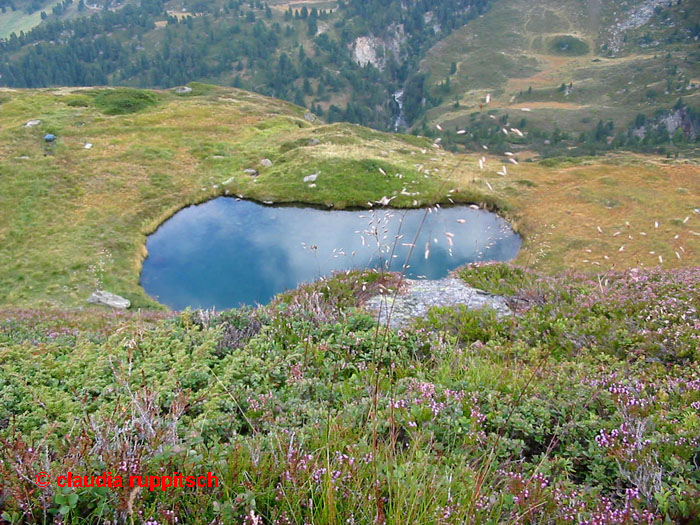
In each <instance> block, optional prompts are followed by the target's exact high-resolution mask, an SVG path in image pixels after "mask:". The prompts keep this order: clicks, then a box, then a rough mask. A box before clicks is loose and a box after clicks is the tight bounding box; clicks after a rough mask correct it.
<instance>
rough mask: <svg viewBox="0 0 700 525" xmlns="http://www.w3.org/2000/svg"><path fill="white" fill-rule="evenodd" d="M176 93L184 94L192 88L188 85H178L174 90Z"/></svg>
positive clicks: (190, 91)
mask: <svg viewBox="0 0 700 525" xmlns="http://www.w3.org/2000/svg"><path fill="white" fill-rule="evenodd" d="M175 93H177V94H178V95H186V94H187V93H192V88H191V87H188V86H180V87H179V88H177V89H176V90H175Z"/></svg>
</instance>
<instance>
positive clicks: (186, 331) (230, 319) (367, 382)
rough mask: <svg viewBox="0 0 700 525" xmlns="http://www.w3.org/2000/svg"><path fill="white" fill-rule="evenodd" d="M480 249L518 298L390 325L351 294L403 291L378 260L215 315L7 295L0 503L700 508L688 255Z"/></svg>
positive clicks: (489, 510) (465, 513)
mask: <svg viewBox="0 0 700 525" xmlns="http://www.w3.org/2000/svg"><path fill="white" fill-rule="evenodd" d="M494 266H496V265H487V266H483V265H480V266H476V267H470V268H468V269H465V270H463V272H464V273H466V274H468V275H469V276H470V282H471V283H474V284H476V283H479V282H481V283H486V284H483V285H482V286H483V287H484V288H487V289H488V286H487V285H488V283H490V282H494V283H497V284H498V285H499V286H501V287H502V288H501V291H503V293H505V290H509V292H508V295H509V297H510V300H511V304H514V305H517V309H516V311H517V313H516V314H514V315H512V316H505V317H498V316H496V315H495V314H494V313H492V312H488V311H486V312H469V311H467V310H465V309H459V308H457V309H448V308H438V309H435V310H433V311H431V312H430V313H429V315H428V316H427V318H426V319H425V320H422V321H417V322H416V323H415V324H414V325H412V326H408V327H404V328H402V329H400V330H392V329H387V328H386V326H384V327H379V326H378V325H377V323H376V320H375V319H374V318H373V317H372V316H370V315H368V314H366V313H365V312H364V311H362V310H361V309H358V306H360V305H361V304H362V302H363V301H364V300H366V298H367V296H368V295H370V294H373V293H377V292H378V291H379V290H380V289H384V290H387V289H388V290H393V289H395V288H396V286H398V285H399V280H400V276H397V275H395V274H389V273H386V272H373V271H366V272H351V273H344V274H339V275H337V276H334V277H331V278H328V279H325V280H323V281H320V282H317V283H314V284H311V285H306V286H304V287H302V288H300V289H299V290H297V291H293V292H289V293H288V294H286V295H283V296H281V297H280V298H278V301H276V302H275V303H273V304H271V305H268V306H266V307H259V308H256V309H251V308H246V309H241V310H233V311H228V312H221V313H219V312H215V311H205V312H200V311H186V312H182V313H180V314H178V315H176V316H173V315H172V314H165V313H158V314H146V315H134V314H113V313H107V312H105V313H104V314H103V315H101V316H97V317H89V318H88V317H85V316H84V314H80V313H75V312H60V311H55V312H53V313H46V312H41V313H38V312H32V311H12V312H6V313H5V316H4V317H5V319H4V320H3V321H1V322H0V365H1V366H0V439H1V440H2V447H0V476H1V477H2V479H3V484H2V485H0V502H1V503H0V504H1V505H2V507H3V510H2V512H3V514H2V516H3V519H4V520H6V521H8V522H11V523H51V522H53V523H83V522H95V523H97V522H107V521H110V522H112V523H222V524H223V523H280V524H281V523H374V522H378V521H379V522H391V523H394V522H412V523H475V522H484V523H487V522H493V523H500V522H514V523H535V522H538V523H541V522H548V523H568V522H572V521H576V522H579V523H606V524H607V523H620V524H623V523H624V524H633V523H635V524H636V523H661V522H663V521H664V520H666V521H683V520H692V519H694V518H695V517H697V515H698V512H699V511H700V509H698V507H697V501H699V500H700V497H699V496H700V472H699V471H698V467H697V462H698V454H700V443H699V442H698V435H699V433H698V429H699V428H700V386H699V385H700V368H699V365H698V361H697V344H696V342H697V337H698V325H697V322H698V316H697V308H698V303H697V300H698V299H697V298H698V295H699V294H698V280H699V279H698V271H697V270H696V269H688V270H678V271H674V272H666V271H661V270H644V271H636V272H620V273H612V272H611V273H609V274H608V275H607V276H606V277H605V279H607V281H606V280H605V279H604V280H598V279H592V278H591V277H589V276H579V275H574V274H563V275H559V276H555V277H542V276H539V275H537V274H534V273H533V272H530V271H527V272H522V273H521V272H518V271H513V270H512V269H511V268H509V267H507V268H496V267H494ZM306 306H309V307H308V308H307V307H306ZM60 330H69V331H71V332H70V333H69V334H66V335H60V336H58V337H51V336H50V334H51V333H54V332H59V331H60ZM378 342H380V344H377V343H378ZM38 471H45V472H47V473H49V474H50V475H51V476H52V477H55V476H57V475H59V474H61V473H65V472H67V471H71V472H73V473H78V474H81V475H86V474H87V475H89V474H93V473H94V474H100V473H102V472H105V471H106V472H110V473H111V475H116V474H117V473H122V474H123V475H142V474H149V475H170V474H172V473H173V472H182V473H184V474H192V473H200V472H204V473H206V472H212V473H215V474H216V476H217V478H218V480H219V485H218V487H207V488H200V489H196V490H195V489H187V488H178V489H170V490H153V491H151V490H148V488H141V489H138V488H136V489H134V488H128V489H127V488H123V487H122V488H101V487H72V488H68V489H61V488H60V487H57V486H56V485H55V484H54V485H49V486H48V487H46V488H40V487H37V486H36V484H35V483H34V476H35V474H36V473H37V472H38Z"/></svg>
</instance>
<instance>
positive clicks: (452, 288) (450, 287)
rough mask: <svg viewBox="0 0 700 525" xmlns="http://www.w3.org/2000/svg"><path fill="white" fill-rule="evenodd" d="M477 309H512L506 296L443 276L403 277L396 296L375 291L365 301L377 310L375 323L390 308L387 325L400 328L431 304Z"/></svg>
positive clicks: (501, 312) (500, 311)
mask: <svg viewBox="0 0 700 525" xmlns="http://www.w3.org/2000/svg"><path fill="white" fill-rule="evenodd" d="M458 305H465V306H466V307H467V308H470V309H473V310H477V309H479V308H485V307H490V308H493V309H494V310H496V313H497V314H498V315H499V316H501V315H510V314H511V313H512V312H511V310H510V308H508V305H507V304H506V300H505V299H504V298H503V297H501V296H499V295H492V294H490V293H488V292H484V291H483V290H479V289H478V288H472V287H470V286H467V285H466V284H464V282H463V281H461V280H460V279H455V278H453V277H446V278H444V279H438V280H412V279H405V280H404V290H403V291H402V292H401V293H399V294H398V295H397V296H396V297H394V295H393V294H389V295H377V296H374V297H372V298H371V299H370V300H369V301H367V303H366V304H365V308H366V309H368V310H370V311H371V312H373V313H374V314H375V315H376V314H377V313H379V323H380V324H382V325H384V324H386V321H387V314H388V313H389V312H391V320H390V322H389V326H390V327H391V328H401V327H402V326H405V325H406V324H408V323H409V322H410V321H411V320H413V319H416V318H418V317H423V316H424V315H425V314H426V313H427V311H428V309H430V308H432V307H434V306H458Z"/></svg>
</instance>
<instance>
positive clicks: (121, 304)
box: [88, 290, 131, 310]
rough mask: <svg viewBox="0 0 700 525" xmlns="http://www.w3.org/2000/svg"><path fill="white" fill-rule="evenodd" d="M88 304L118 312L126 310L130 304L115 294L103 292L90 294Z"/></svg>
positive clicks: (98, 291)
mask: <svg viewBox="0 0 700 525" xmlns="http://www.w3.org/2000/svg"><path fill="white" fill-rule="evenodd" d="M88 303H92V304H99V305H102V306H109V307H111V308H116V309H118V310H126V309H127V308H129V307H130V306H131V302H130V301H129V300H128V299H124V298H123V297H121V296H119V295H117V294H113V293H110V292H105V291H104V290H97V291H95V292H92V295H91V296H90V298H89V299H88Z"/></svg>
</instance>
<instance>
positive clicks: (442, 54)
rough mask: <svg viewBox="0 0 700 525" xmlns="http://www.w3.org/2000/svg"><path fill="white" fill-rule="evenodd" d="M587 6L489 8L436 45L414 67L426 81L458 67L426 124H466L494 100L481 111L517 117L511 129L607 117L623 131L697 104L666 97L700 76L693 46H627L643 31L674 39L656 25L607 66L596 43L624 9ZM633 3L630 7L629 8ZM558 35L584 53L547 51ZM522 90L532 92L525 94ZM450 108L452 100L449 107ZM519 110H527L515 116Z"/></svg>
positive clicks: (521, 1)
mask: <svg viewBox="0 0 700 525" xmlns="http://www.w3.org/2000/svg"><path fill="white" fill-rule="evenodd" d="M594 4H600V2H594V1H592V0H587V1H585V2H580V1H578V0H563V1H553V0H543V1H541V2H537V3H536V4H533V3H532V2H527V1H526V0H513V1H509V2H503V1H499V2H495V3H494V4H493V7H492V9H490V10H489V11H488V12H487V13H486V14H485V15H484V16H483V17H480V18H479V19H477V20H475V21H473V22H471V23H470V24H468V25H467V26H465V27H464V28H462V29H461V30H459V31H456V32H455V33H454V34H452V35H451V36H449V37H448V38H446V39H444V40H442V41H441V42H439V43H438V44H437V45H436V46H434V47H433V49H432V50H431V51H430V52H429V53H428V55H427V57H426V58H425V59H424V60H423V62H422V63H421V69H423V70H424V71H426V72H428V73H429V74H430V76H431V81H432V82H433V83H439V82H442V81H443V80H444V79H445V78H446V77H448V76H450V65H451V63H452V62H456V63H457V66H458V67H457V73H456V74H455V75H453V76H451V77H450V83H451V93H450V95H447V96H445V102H444V103H443V104H442V105H441V106H439V107H438V108H435V109H433V110H432V111H430V112H429V114H428V120H429V121H430V122H434V123H435V122H443V123H447V124H448V125H450V126H452V125H454V126H461V125H466V123H467V122H468V116H469V114H471V113H472V112H474V111H478V110H479V107H480V104H481V103H483V101H484V98H485V95H486V93H491V94H492V96H493V99H492V103H491V105H490V106H489V109H490V110H495V111H496V114H498V115H501V114H503V113H508V114H509V115H510V116H511V118H512V119H516V117H517V120H514V121H515V122H517V121H518V120H520V118H522V117H526V118H527V120H528V122H529V123H530V124H529V125H530V126H531V127H537V128H541V129H547V130H550V131H551V130H552V129H554V127H555V125H556V126H558V127H559V128H560V129H562V130H565V131H573V132H579V131H583V130H589V129H591V128H592V127H593V126H595V124H596V123H597V122H598V120H601V119H602V120H604V121H607V120H609V119H612V120H613V121H614V122H615V123H616V125H617V126H618V129H620V127H623V128H624V127H626V126H627V125H628V124H629V122H630V121H631V120H632V119H634V117H635V115H636V114H637V113H645V114H648V115H651V114H653V113H654V112H655V111H656V110H657V109H658V108H660V107H669V106H671V105H673V103H674V102H675V101H676V100H677V99H678V97H679V96H683V98H684V100H685V101H686V102H690V103H693V104H697V103H698V101H700V91H699V90H697V89H695V90H691V91H675V90H672V91H671V92H669V93H668V94H665V93H664V91H665V90H666V80H667V79H671V80H672V83H673V86H674V89H675V88H676V87H677V86H678V85H680V84H683V83H684V82H687V81H688V80H689V79H692V78H695V77H697V76H698V73H700V66H699V65H698V62H697V59H694V58H692V56H693V53H694V52H695V51H694V50H695V46H694V45H693V44H680V43H679V44H673V45H666V44H662V45H660V46H658V47H654V48H646V49H642V48H640V47H637V46H635V45H633V44H632V42H636V40H637V38H638V37H639V36H641V34H644V33H646V32H650V33H651V34H652V35H653V36H654V37H658V38H659V39H661V38H663V37H664V36H666V34H667V33H669V32H670V31H672V28H669V27H666V26H663V25H661V26H659V24H656V25H652V26H650V25H645V26H643V27H641V28H639V29H636V30H632V31H630V32H629V34H628V44H626V48H625V49H624V50H622V51H621V52H620V53H618V54H617V57H616V58H607V57H606V56H607V55H606V54H605V53H604V52H602V51H601V45H602V44H604V43H605V42H607V41H608V40H609V38H610V36H609V31H608V30H609V28H610V27H611V25H612V24H613V20H615V19H616V18H620V19H624V17H625V14H624V13H625V11H624V9H621V8H619V6H616V3H606V4H605V5H604V8H603V9H599V8H598V9H596V8H595V6H594ZM637 4H639V2H632V3H630V5H629V6H627V8H628V9H629V8H631V7H632V6H634V5H637ZM681 8H682V9H688V10H690V12H691V13H692V14H693V15H692V16H697V13H698V7H697V6H693V5H689V4H688V3H684V4H683V5H682V6H681V7H679V8H677V9H681ZM613 9H617V10H615V11H613ZM679 16H680V15H679ZM692 16H691V18H690V19H691V20H692ZM560 35H571V36H573V37H575V38H577V39H578V40H579V41H581V42H584V43H585V44H587V45H588V52H585V51H583V52H582V54H577V53H568V52H560V51H557V50H556V49H553V48H552V42H553V40H552V39H554V38H556V37H557V36H560ZM666 53H670V54H671V58H666ZM674 66H675V67H676V70H675V73H672V71H673V70H674V69H673V68H674ZM562 82H565V83H567V84H568V83H573V85H574V90H573V92H572V93H571V94H570V95H568V96H566V95H565V93H563V92H560V91H559V89H558V88H559V86H560V85H561V83H562ZM529 87H532V89H533V92H532V93H531V94H529V95H528V93H527V90H528V88H529ZM649 89H653V90H654V91H655V92H656V93H657V96H656V98H655V99H653V100H652V99H649V98H648V97H647V96H646V95H647V91H648V90H649ZM455 100H459V102H460V107H459V108H457V109H456V108H454V107H453V103H454V102H455ZM521 107H528V108H530V109H532V111H531V112H529V113H525V112H521V111H520V108H521Z"/></svg>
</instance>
